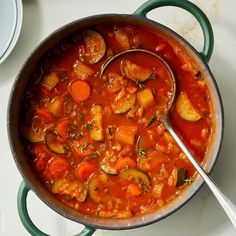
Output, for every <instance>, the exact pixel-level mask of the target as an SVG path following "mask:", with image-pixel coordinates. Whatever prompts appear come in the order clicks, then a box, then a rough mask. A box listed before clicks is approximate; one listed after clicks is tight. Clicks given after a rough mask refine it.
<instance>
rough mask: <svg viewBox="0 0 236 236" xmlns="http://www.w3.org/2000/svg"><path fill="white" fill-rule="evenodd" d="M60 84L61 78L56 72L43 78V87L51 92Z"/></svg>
mask: <svg viewBox="0 0 236 236" xmlns="http://www.w3.org/2000/svg"><path fill="white" fill-rule="evenodd" d="M58 82H59V78H58V76H57V74H56V73H55V72H51V73H50V74H48V75H45V76H44V77H43V81H42V85H43V86H44V87H45V88H46V89H47V90H48V91H51V90H52V89H53V88H54V87H55V86H56V85H57V84H58Z"/></svg>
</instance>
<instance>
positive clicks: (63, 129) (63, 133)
mask: <svg viewBox="0 0 236 236" xmlns="http://www.w3.org/2000/svg"><path fill="white" fill-rule="evenodd" d="M69 124H70V120H68V119H65V118H61V119H60V120H59V121H58V122H57V123H56V127H55V131H56V133H57V134H58V136H59V137H58V140H59V141H60V142H62V143H66V142H67V140H68V127H69Z"/></svg>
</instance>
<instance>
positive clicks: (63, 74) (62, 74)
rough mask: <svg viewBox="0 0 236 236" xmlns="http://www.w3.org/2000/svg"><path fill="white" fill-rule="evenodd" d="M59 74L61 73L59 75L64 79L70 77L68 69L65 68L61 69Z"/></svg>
mask: <svg viewBox="0 0 236 236" xmlns="http://www.w3.org/2000/svg"><path fill="white" fill-rule="evenodd" d="M58 75H59V77H60V78H61V79H63V80H66V79H68V75H67V71H65V70H61V71H59V73H58Z"/></svg>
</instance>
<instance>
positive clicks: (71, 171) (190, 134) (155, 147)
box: [21, 25, 214, 218]
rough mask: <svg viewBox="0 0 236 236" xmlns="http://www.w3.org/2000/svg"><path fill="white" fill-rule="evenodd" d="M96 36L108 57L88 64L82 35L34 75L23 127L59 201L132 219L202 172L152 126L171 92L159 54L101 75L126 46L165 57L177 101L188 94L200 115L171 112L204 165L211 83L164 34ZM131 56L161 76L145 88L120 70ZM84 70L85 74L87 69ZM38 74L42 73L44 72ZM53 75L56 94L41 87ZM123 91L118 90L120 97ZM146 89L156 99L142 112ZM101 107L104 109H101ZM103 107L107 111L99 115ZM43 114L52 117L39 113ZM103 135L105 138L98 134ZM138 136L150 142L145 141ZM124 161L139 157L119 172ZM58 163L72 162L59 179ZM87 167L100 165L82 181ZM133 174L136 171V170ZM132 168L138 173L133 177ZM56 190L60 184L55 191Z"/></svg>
mask: <svg viewBox="0 0 236 236" xmlns="http://www.w3.org/2000/svg"><path fill="white" fill-rule="evenodd" d="M95 31H96V32H98V33H100V34H101V35H102V37H103V38H104V40H105V43H106V47H107V48H106V54H105V55H104V56H102V58H101V59H100V60H99V61H98V62H96V63H95V64H88V63H85V62H84V61H83V53H86V52H84V51H83V50H82V49H83V48H84V47H86V44H85V42H84V38H83V32H79V33H78V34H77V35H76V36H72V37H69V38H68V39H66V40H64V41H63V42H62V43H61V44H59V45H58V46H56V47H55V48H54V49H53V50H52V52H51V53H49V54H48V55H47V56H45V58H43V59H42V65H39V67H40V68H42V73H39V74H38V73H35V75H34V76H33V79H32V80H31V81H30V83H29V85H28V87H27V90H26V94H25V101H24V105H23V107H22V114H24V115H22V116H21V123H22V126H24V127H25V126H26V127H27V129H26V131H24V132H23V133H22V134H23V136H24V137H25V139H26V141H25V147H26V149H27V151H28V156H29V160H30V161H31V162H32V166H33V168H34V169H35V172H36V173H37V175H38V176H39V178H40V179H41V180H42V182H43V183H44V184H45V185H46V186H47V188H48V189H49V190H50V191H52V189H53V191H54V192H53V194H55V196H56V197H57V198H59V199H60V200H61V201H63V202H64V203H65V204H67V205H69V206H71V207H72V208H74V209H76V210H78V211H80V212H82V213H85V214H91V215H98V216H100V217H117V218H127V217H131V216H134V215H140V214H146V213H148V212H152V211H156V210H158V209H159V208H161V207H163V206H165V205H166V204H168V202H170V201H171V200H173V199H174V198H175V197H176V196H177V195H179V194H180V193H181V191H183V190H184V189H185V188H187V187H188V185H189V183H191V182H192V181H193V180H194V174H195V169H194V168H193V166H192V165H191V164H190V162H189V161H188V160H187V158H186V157H185V156H184V154H183V153H182V151H181V150H180V148H179V147H178V146H177V144H176V143H175V141H173V140H172V139H171V138H170V135H168V134H167V131H166V130H165V128H161V129H160V130H158V126H159V125H160V123H159V122H158V121H155V120H154V122H153V123H152V122H151V119H152V118H153V115H154V114H155V111H156V110H157V109H158V108H159V107H161V106H163V101H162V99H163V98H164V100H165V98H166V97H167V95H168V92H170V89H171V84H170V82H169V79H168V72H167V71H166V70H165V68H163V66H162V65H158V63H157V62H154V61H153V57H151V56H145V55H143V56H142V57H141V56H137V54H136V55H135V54H134V55H131V54H129V55H128V54H127V55H124V56H122V57H121V58H118V59H117V60H115V61H114V62H113V63H112V64H111V65H110V66H109V68H108V69H107V71H106V72H105V75H104V76H103V77H102V78H99V74H100V69H101V66H102V65H103V64H104V62H105V61H106V60H107V59H108V58H109V57H110V56H111V55H115V54H116V53H118V52H121V51H124V50H126V49H124V47H126V46H127V45H129V46H130V48H135V47H140V48H144V49H148V50H151V51H154V52H156V53H157V54H158V55H160V56H162V57H163V59H164V60H166V61H167V62H168V64H169V65H170V67H171V69H172V70H173V72H174V74H175V77H176V83H177V94H176V97H178V96H179V94H180V93H181V92H185V93H186V94H187V96H188V99H189V100H190V102H191V105H192V107H193V109H194V110H196V111H197V112H198V113H199V114H200V116H201V118H200V119H199V120H195V121H189V120H185V119H183V118H182V117H181V115H180V114H179V113H178V111H177V109H176V107H174V108H173V110H172V111H171V114H170V116H171V122H172V124H173V126H174V128H175V129H176V131H177V132H178V133H179V134H180V136H181V138H182V139H183V141H184V143H185V144H186V145H187V146H188V147H189V148H190V150H191V151H192V152H193V154H194V155H195V157H196V158H197V159H198V161H200V162H202V161H203V160H204V157H205V154H206V151H207V147H208V145H209V142H210V139H211V135H212V127H213V125H214V124H213V120H212V119H213V118H211V117H212V110H211V101H210V96H209V91H208V88H207V86H206V84H205V83H204V81H205V80H204V78H202V77H201V78H199V75H200V76H201V73H200V72H199V73H200V74H199V73H198V75H196V74H195V73H194V72H193V71H191V70H189V69H187V70H186V68H185V67H184V65H185V63H186V61H185V62H183V60H182V58H181V57H178V53H176V48H174V47H176V45H174V46H173V43H172V42H169V41H168V40H165V39H163V38H162V36H161V35H158V34H157V33H154V32H151V31H148V30H144V29H142V28H139V27H136V26H120V25H115V26H113V25H99V26H97V27H95ZM115 31H117V32H119V34H124V35H122V37H123V38H125V39H127V40H128V42H127V41H125V42H121V43H120V42H118V40H117V38H116V37H118V36H117V35H116V34H117V33H115ZM81 48H82V49H81ZM85 51H86V50H85ZM182 57H183V56H182ZM124 58H125V59H128V60H130V61H131V62H132V63H134V64H136V65H138V66H141V67H143V68H146V69H147V68H149V69H151V70H153V74H154V78H148V79H147V80H146V81H144V82H142V83H135V82H134V81H131V80H129V79H128V78H125V76H124V75H123V74H122V72H121V61H122V60H123V59H124ZM78 62H80V63H82V64H83V65H85V72H84V73H89V74H90V73H91V74H90V75H89V76H87V77H86V76H85V77H86V78H85V77H84V78H83V79H81V78H79V77H78V76H81V75H78V74H76V72H75V69H74V68H75V64H76V63H78ZM191 63H192V62H191ZM87 67H88V68H89V69H88V68H87ZM91 69H92V71H93V72H91ZM81 70H82V72H83V70H84V68H83V69H81ZM37 71H40V69H38V68H37V69H36V72H37ZM52 72H53V73H56V76H57V77H58V78H59V81H58V82H55V84H56V85H55V84H54V83H52V81H50V79H49V85H50V83H51V86H52V89H51V88H50V91H48V90H47V89H45V86H43V85H42V80H43V78H44V76H45V75H50V73H52ZM110 73H115V75H114V77H115V82H114V81H112V79H111V77H109V76H110ZM153 74H152V75H153ZM74 80H81V81H86V83H87V84H88V86H89V87H90V95H89V96H88V98H87V99H86V100H85V101H81V102H78V101H74V100H73V97H72V96H71V94H70V93H69V88H68V87H69V85H70V83H71V81H74ZM117 81H118V82H117ZM199 81H200V82H199ZM113 82H114V84H112V83H113ZM122 83H124V84H122ZM120 84H121V85H120ZM140 84H141V85H140ZM116 86H118V90H117V91H115V92H114V90H116V89H117V88H116ZM119 86H120V88H119ZM128 87H132V88H133V90H129V89H127V88H128ZM144 89H149V93H150V91H151V93H152V95H153V98H149V99H153V102H150V103H148V104H149V105H148V107H147V108H145V107H144V108H143V107H142V105H141V104H140V101H138V99H137V94H138V93H139V92H142V91H143V90H144ZM129 91H131V92H129ZM132 94H134V95H135V102H134V104H133V105H132V106H131V107H130V108H129V106H130V104H131V103H132V101H131V100H130V102H129V103H128V108H129V109H128V110H127V108H126V107H125V109H124V107H122V106H123V104H124V103H125V102H126V101H127V100H128V99H130V97H132ZM126 96H128V97H126ZM161 96H162V98H161ZM56 98H58V100H57V103H56V104H54V105H52V106H51V105H50V104H52V103H53V101H54V100H55V99H56ZM120 98H122V99H123V100H121V102H120V104H121V107H122V109H123V110H122V109H120V107H119V106H118V108H119V109H117V107H116V109H115V108H114V104H115V101H116V100H119V99H120ZM145 99H146V97H145ZM97 104H98V105H99V106H100V107H96V108H94V105H95V106H96V105H97ZM50 106H51V107H50ZM93 108H94V111H93ZM100 108H101V109H102V111H99V109H100ZM38 109H40V111H41V110H42V111H43V112H46V113H45V114H44V113H43V112H41V113H39V112H37V110H38ZM96 110H98V111H96ZM124 110H125V111H124ZM126 110H127V111H126ZM92 111H93V112H92ZM40 114H41V115H40ZM63 119H66V121H65V127H63V128H61V129H62V131H60V132H58V131H57V129H58V128H57V126H58V121H60V120H63ZM120 126H125V127H127V129H129V128H130V127H135V131H134V134H132V132H131V134H130V135H133V137H132V138H131V139H129V140H131V141H129V142H132V143H131V144H130V143H128V141H127V140H118V141H117V140H116V138H115V137H116V134H117V132H118V127H120ZM93 129H95V131H94V132H95V134H96V135H95V136H93V135H92V131H93ZM27 130H30V132H31V133H33V134H31V136H30V135H29V134H27V133H26V132H27ZM32 130H33V131H32ZM101 130H102V132H101V133H102V137H101V134H99V132H98V131H101ZM40 132H42V134H43V135H42V137H41V136H40V138H36V139H35V137H34V135H37V134H38V133H40ZM47 132H52V133H54V135H55V136H56V135H58V140H59V143H60V141H61V146H60V149H53V150H54V151H53V150H50V145H49V144H48V143H47V140H46V138H45V136H46V135H45V134H46V133H47ZM32 135H33V138H32ZM139 137H141V138H142V139H143V140H141V141H140V143H139V141H138V138H139ZM129 138H130V137H129ZM133 139H134V141H132V140H133ZM53 145H54V144H53V143H52V146H53ZM73 145H76V147H75V146H74V147H73ZM53 147H54V146H53ZM55 150H56V153H55ZM156 151H157V152H159V153H161V155H162V157H161V158H160V160H157V158H158V157H156V156H155V155H156V154H152V153H153V152H156ZM59 152H60V153H59ZM157 155H159V154H157ZM152 156H154V157H152ZM163 156H164V157H166V160H165V158H163ZM124 157H128V158H131V159H132V160H134V161H135V162H136V164H137V166H134V165H132V166H128V165H127V166H125V167H124V169H123V170H121V171H120V170H119V171H118V170H117V169H116V163H117V162H118V160H119V159H120V158H124ZM149 157H150V160H148V158H149ZM55 158H61V159H63V160H66V162H65V163H69V164H65V166H63V161H61V162H60V163H61V164H62V166H61V167H60V168H59V169H60V170H61V171H60V170H55V172H54V170H51V172H52V174H48V171H49V170H50V169H53V167H50V163H51V162H52V161H53V159H55ZM142 158H143V161H144V162H145V161H147V160H148V161H147V162H146V164H145V165H143V166H142V165H141V164H139V161H140V159H142ZM152 158H153V160H152ZM85 162H89V163H90V164H91V165H93V166H94V168H91V170H90V171H88V173H87V172H86V173H85V177H84V178H82V179H81V178H79V177H78V173H77V172H78V171H76V168H78V167H79V166H80V165H82V164H83V163H85ZM60 163H59V164H58V165H60ZM81 163H82V164H81ZM55 166H56V165H55ZM133 169H135V170H137V171H136V172H132V170H133ZM182 169H184V170H185V174H184V176H182V179H181V180H178V181H180V182H181V184H178V186H177V184H176V183H177V182H176V181H177V179H176V178H177V177H176V171H177V172H179V173H181V170H182ZM127 170H131V171H130V173H129V172H127ZM125 171H126V173H127V174H126V175H125V174H123V175H124V176H123V177H122V176H121V175H122V174H121V173H124V172H125ZM99 173H106V176H107V177H106V178H105V179H106V180H103V181H102V182H100V186H99V192H98V190H96V188H95V187H94V189H92V190H91V186H90V185H91V182H92V179H93V178H95V177H96V175H98V174H99ZM143 175H144V176H146V177H147V179H148V181H149V184H150V185H149V184H147V183H146V185H145V179H142V178H143ZM179 175H181V174H179ZM94 176H95V177H94ZM178 178H179V177H178ZM62 180H65V182H62V183H64V184H65V186H63V185H61V183H60V181H62ZM58 182H59V184H58ZM95 182H96V181H95ZM69 183H72V185H71V186H82V189H83V191H82V190H81V192H83V193H84V192H85V195H86V196H85V198H83V197H82V198H81V199H78V198H76V197H75V195H74V193H73V192H71V191H72V190H71V189H73V191H74V188H72V187H71V188H70V185H69ZM173 183H175V184H173ZM130 184H134V185H137V186H138V187H137V188H140V189H141V192H142V193H141V194H140V193H139V191H138V189H137V191H138V192H137V195H130V194H129V191H128V189H129V186H130ZM57 185H58V186H59V187H57V188H56V187H55V186H57ZM155 185H158V188H159V190H158V192H156V193H155V194H154V193H153V191H154V186H155ZM84 189H85V191H84ZM134 190H135V188H134ZM93 193H95V194H98V195H99V196H100V198H101V199H103V201H101V202H96V197H95V198H94V196H93ZM76 196H77V195H76ZM94 199H95V200H94Z"/></svg>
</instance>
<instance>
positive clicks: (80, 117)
mask: <svg viewBox="0 0 236 236" xmlns="http://www.w3.org/2000/svg"><path fill="white" fill-rule="evenodd" d="M84 117H85V115H84V113H82V112H81V113H80V114H79V115H78V118H79V120H80V121H82V120H84Z"/></svg>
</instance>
